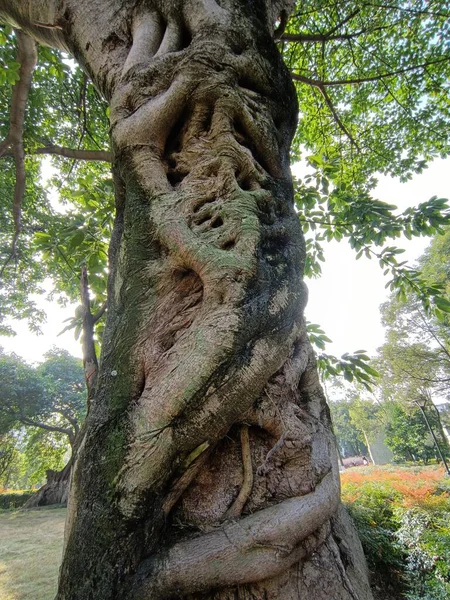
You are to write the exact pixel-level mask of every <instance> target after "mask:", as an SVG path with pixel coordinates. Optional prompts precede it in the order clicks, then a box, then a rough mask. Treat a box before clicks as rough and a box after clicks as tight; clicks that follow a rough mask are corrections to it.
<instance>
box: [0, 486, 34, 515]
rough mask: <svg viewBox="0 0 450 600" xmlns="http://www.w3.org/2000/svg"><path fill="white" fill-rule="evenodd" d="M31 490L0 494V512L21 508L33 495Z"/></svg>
mask: <svg viewBox="0 0 450 600" xmlns="http://www.w3.org/2000/svg"><path fill="white" fill-rule="evenodd" d="M34 493H35V492H34V491H33V490H24V491H20V492H0V510H11V509H16V508H20V507H21V506H23V505H24V504H25V503H26V502H27V501H28V500H29V499H30V498H31V496H32V495H33V494H34Z"/></svg>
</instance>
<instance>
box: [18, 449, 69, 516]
mask: <svg viewBox="0 0 450 600" xmlns="http://www.w3.org/2000/svg"><path fill="white" fill-rule="evenodd" d="M71 468H72V460H70V461H69V462H68V463H67V465H66V466H65V467H64V469H62V471H52V470H48V471H47V472H46V475H47V481H46V483H45V484H44V485H43V486H42V487H41V488H40V489H39V490H38V491H37V492H36V493H35V494H33V495H32V496H31V498H30V499H29V500H27V502H26V503H25V505H24V508H36V507H37V506H50V505H51V504H67V498H68V495H69V481H70V472H71Z"/></svg>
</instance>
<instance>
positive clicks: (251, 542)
mask: <svg viewBox="0 0 450 600" xmlns="http://www.w3.org/2000/svg"><path fill="white" fill-rule="evenodd" d="M338 505H339V483H338V477H337V476H336V474H335V472H334V471H330V472H329V473H328V474H327V475H325V476H324V477H323V479H322V480H321V482H320V483H319V484H318V485H317V486H316V489H315V490H314V491H313V492H311V493H309V494H306V495H304V496H298V497H294V498H289V499H288V500H285V501H284V502H281V503H280V504H277V505H275V506H270V507H268V508H265V509H263V510H261V511H258V512H256V513H254V514H252V515H249V516H246V517H244V518H242V519H240V520H238V521H235V522H227V523H225V524H224V525H222V527H220V529H216V530H214V531H212V532H210V533H207V534H204V535H201V536H199V537H197V538H194V539H190V540H188V541H185V542H181V543H179V544H175V545H174V546H173V547H172V548H171V549H170V550H169V551H168V552H167V554H166V555H164V556H163V557H160V558H154V559H149V560H148V561H144V563H142V565H141V567H140V569H139V571H138V574H137V577H138V582H137V586H136V594H135V596H134V599H133V600H144V599H146V600H148V599H149V598H152V599H155V600H156V599H161V598H163V597H164V598H165V599H166V598H172V597H180V595H186V594H189V593H195V592H204V591H206V590H208V589H211V588H217V587H225V586H233V585H238V584H239V585H240V584H245V583H252V582H256V581H262V580H264V579H267V578H270V577H275V576H276V575H278V574H279V573H281V572H282V571H285V570H286V569H288V568H290V567H291V566H292V565H293V564H295V563H296V562H298V561H299V560H301V559H302V558H304V557H305V556H307V555H309V554H311V553H312V552H314V551H315V550H316V549H317V547H318V546H319V545H320V544H321V543H323V542H324V540H325V539H326V538H327V536H328V534H329V526H328V521H329V519H330V518H331V517H332V516H333V514H334V513H335V512H336V510H337V507H338Z"/></svg>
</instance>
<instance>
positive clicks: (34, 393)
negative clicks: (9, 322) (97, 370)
mask: <svg viewBox="0 0 450 600" xmlns="http://www.w3.org/2000/svg"><path fill="white" fill-rule="evenodd" d="M0 397H1V399H2V403H1V405H0V431H2V432H4V433H6V432H9V431H11V430H13V429H17V428H18V427H21V426H28V427H40V428H42V429H44V430H46V431H49V432H53V433H60V434H65V435H67V436H68V437H69V439H70V440H72V439H73V437H74V436H75V435H76V433H77V431H78V428H79V422H80V421H81V419H82V418H83V415H84V411H85V403H86V398H85V390H84V376H83V370H82V367H81V361H79V360H78V359H76V358H74V357H72V356H70V354H69V353H68V352H67V351H65V350H57V349H54V350H51V351H50V352H48V353H47V354H46V360H45V361H44V362H43V363H42V364H41V365H39V366H38V367H32V366H30V365H28V364H27V363H26V362H25V361H24V360H23V359H22V358H20V357H19V356H17V355H16V354H8V353H5V352H3V351H2V352H1V353H0Z"/></svg>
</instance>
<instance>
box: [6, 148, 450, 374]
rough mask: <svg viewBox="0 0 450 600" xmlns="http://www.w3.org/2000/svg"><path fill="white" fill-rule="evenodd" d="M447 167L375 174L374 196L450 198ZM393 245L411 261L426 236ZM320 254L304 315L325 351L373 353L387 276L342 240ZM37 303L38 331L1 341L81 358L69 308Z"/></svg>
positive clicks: (38, 356)
mask: <svg viewBox="0 0 450 600" xmlns="http://www.w3.org/2000/svg"><path fill="white" fill-rule="evenodd" d="M294 171H295V169H294ZM449 171H450V159H447V160H445V161H444V160H436V161H435V162H433V163H431V165H430V167H429V168H428V169H427V170H426V171H425V172H424V173H422V174H421V175H417V176H415V177H414V178H413V179H412V180H411V181H408V182H406V183H400V182H399V181H398V180H394V179H392V178H390V177H380V180H379V184H378V186H377V188H376V190H375V192H374V197H376V198H377V199H379V200H383V201H385V202H388V203H390V204H395V205H396V206H398V207H399V209H400V210H401V211H403V210H404V209H405V208H407V207H408V206H412V205H417V204H419V203H420V202H424V201H425V200H428V199H429V198H431V197H432V196H435V195H436V196H438V197H446V198H450V177H449ZM393 244H395V245H397V246H399V247H402V248H405V249H406V252H405V253H404V254H402V255H401V259H402V260H406V259H407V260H409V261H411V262H412V263H413V262H414V261H415V260H416V259H417V258H418V257H419V256H420V255H421V254H422V253H423V251H424V249H425V248H426V247H427V245H428V244H429V239H427V238H415V239H413V240H412V241H411V242H408V240H406V239H402V238H399V239H398V240H394V241H393V243H392V245H393ZM389 245H391V243H390V242H389ZM325 259H326V261H325V263H324V264H323V265H322V270H323V273H322V277H321V278H320V279H315V280H311V279H310V280H307V281H306V283H307V285H308V288H309V301H308V305H307V307H306V310H305V314H306V318H307V319H308V320H309V321H311V322H313V323H317V324H319V325H320V326H321V327H322V329H324V330H325V332H326V334H327V336H328V337H329V338H331V340H332V341H333V343H331V344H328V345H327V348H326V351H327V352H329V353H332V354H335V355H337V356H340V355H342V354H343V353H345V352H354V351H355V350H366V351H367V352H368V353H369V354H371V355H374V354H375V353H376V349H377V348H378V347H379V346H381V344H382V343H383V340H384V331H383V328H382V325H381V322H380V312H379V307H380V305H381V304H382V303H383V302H385V301H386V300H387V299H388V291H387V290H386V289H385V284H386V283H387V281H388V277H386V278H385V277H383V273H382V269H381V268H380V266H379V265H378V262H377V261H375V260H368V259H366V258H365V257H361V258H360V259H359V260H358V261H356V260H355V252H354V251H353V250H351V248H350V247H349V245H348V244H347V243H346V242H345V241H342V242H340V243H338V242H332V243H330V244H327V246H326V250H325ZM39 304H40V305H42V306H43V307H44V308H45V309H46V311H47V323H45V324H44V326H43V327H42V330H43V335H40V336H36V335H33V334H31V333H30V332H29V331H28V327H27V325H26V323H24V322H15V323H14V324H13V327H14V329H15V330H16V332H17V335H16V336H15V337H13V338H5V337H0V346H3V347H4V349H5V350H6V351H11V352H16V353H17V354H19V355H20V356H22V357H23V358H25V359H26V360H27V361H29V362H39V361H40V360H42V357H43V354H44V353H45V352H46V351H48V350H49V349H50V348H51V347H52V346H53V345H55V346H57V347H59V348H65V349H66V350H68V351H69V352H70V353H71V354H73V355H74V356H79V357H81V346H80V344H79V342H78V341H76V340H75V339H74V336H73V332H72V331H68V332H66V333H64V334H63V335H61V336H58V334H59V333H60V332H61V331H62V330H63V329H64V327H65V325H66V323H64V320H65V319H68V318H70V317H71V316H73V310H74V307H73V306H68V307H66V308H64V309H62V308H60V307H59V306H58V305H57V304H55V303H53V304H49V303H48V302H45V301H44V300H43V299H42V298H41V299H39Z"/></svg>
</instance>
